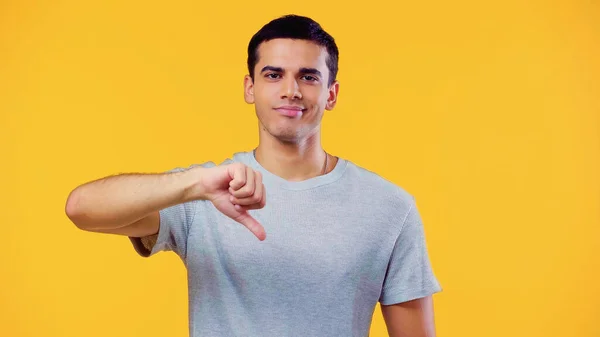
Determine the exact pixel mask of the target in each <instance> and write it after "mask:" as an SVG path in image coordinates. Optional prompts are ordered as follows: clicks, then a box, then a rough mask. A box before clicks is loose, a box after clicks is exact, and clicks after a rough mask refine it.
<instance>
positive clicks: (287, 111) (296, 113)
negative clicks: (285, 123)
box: [274, 105, 306, 117]
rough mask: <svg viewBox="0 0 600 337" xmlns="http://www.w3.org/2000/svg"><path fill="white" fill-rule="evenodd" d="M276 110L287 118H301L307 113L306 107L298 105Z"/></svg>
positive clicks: (285, 106)
mask: <svg viewBox="0 0 600 337" xmlns="http://www.w3.org/2000/svg"><path fill="white" fill-rule="evenodd" d="M274 110H275V111H277V112H279V113H280V114H282V115H283V116H287V117H300V116H302V114H303V113H304V111H306V109H305V108H304V107H301V106H296V105H283V106H280V107H277V108H275V109H274Z"/></svg>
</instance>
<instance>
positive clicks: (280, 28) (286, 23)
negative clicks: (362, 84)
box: [248, 14, 339, 85]
mask: <svg viewBox="0 0 600 337" xmlns="http://www.w3.org/2000/svg"><path fill="white" fill-rule="evenodd" d="M280 38H281V39H297V40H308V41H312V42H314V43H316V44H318V45H319V46H322V47H325V49H326V50H327V54H328V57H327V60H326V64H327V68H328V69H329V83H328V85H331V84H332V83H333V82H334V81H335V79H336V76H337V72H338V60H339V52H338V48H337V45H336V44H335V40H334V39H333V37H332V36H331V35H329V33H327V32H326V31H325V30H323V28H322V27H321V25H320V24H318V23H317V22H316V21H315V20H313V19H311V18H308V17H306V16H300V15H294V14H289V15H284V16H281V17H279V18H277V19H274V20H272V21H270V22H269V23H267V24H266V25H264V26H263V27H262V28H261V29H260V30H259V31H258V32H256V34H254V36H252V39H250V43H249V44H248V72H249V74H250V77H251V78H252V80H254V67H255V66H256V63H257V62H258V57H259V55H258V46H259V45H260V44H261V43H263V42H266V41H269V40H273V39H280Z"/></svg>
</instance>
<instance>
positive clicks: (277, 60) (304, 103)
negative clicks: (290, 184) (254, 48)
mask: <svg viewBox="0 0 600 337" xmlns="http://www.w3.org/2000/svg"><path fill="white" fill-rule="evenodd" d="M326 59H327V50H326V49H325V48H323V47H321V46H319V45H317V44H315V43H313V42H310V41H306V40H292V39H275V40H270V41H267V42H263V43H261V44H260V46H259V47H258V61H257V63H256V66H255V67H254V81H252V79H251V78H250V76H246V77H245V78H244V87H245V91H244V97H245V100H246V102H247V103H251V104H252V103H253V104H254V105H255V108H256V114H257V117H258V119H259V122H260V127H261V132H267V133H268V134H270V135H271V136H273V137H275V138H277V139H279V140H281V141H284V142H294V143H298V142H302V141H303V140H304V139H306V138H307V137H309V136H311V135H313V134H314V133H315V132H318V131H319V126H320V123H321V119H322V117H323V112H324V110H325V109H327V110H331V109H333V107H334V106H335V103H336V98H337V93H338V90H339V84H338V83H337V82H334V83H333V84H332V85H331V86H328V83H329V82H328V81H329V70H328V68H327V64H326V63H325V62H326Z"/></svg>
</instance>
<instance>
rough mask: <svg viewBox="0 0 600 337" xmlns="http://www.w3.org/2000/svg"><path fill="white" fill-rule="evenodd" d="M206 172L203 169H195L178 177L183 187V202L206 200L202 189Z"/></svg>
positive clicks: (186, 171)
mask: <svg viewBox="0 0 600 337" xmlns="http://www.w3.org/2000/svg"><path fill="white" fill-rule="evenodd" d="M204 171H205V168H203V167H194V168H191V169H189V170H185V171H182V172H180V173H179V174H180V176H179V177H178V178H179V179H180V180H181V183H182V186H183V188H182V189H183V196H182V198H183V202H188V201H193V200H204V199H206V193H205V191H204V188H202V186H203V184H202V176H203V173H204Z"/></svg>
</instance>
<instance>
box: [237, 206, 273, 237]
mask: <svg viewBox="0 0 600 337" xmlns="http://www.w3.org/2000/svg"><path fill="white" fill-rule="evenodd" d="M233 220H235V221H237V222H239V223H241V224H242V225H244V226H245V227H246V228H248V229H249V230H250V231H251V232H252V233H253V234H254V235H255V236H256V237H257V238H258V239H259V240H260V241H263V240H264V239H265V238H266V236H267V234H266V233H265V228H264V227H263V226H262V225H261V224H260V223H259V222H258V221H256V219H254V218H253V217H252V216H251V215H250V214H249V213H248V211H243V212H241V214H240V215H239V216H237V217H236V218H235V219H233Z"/></svg>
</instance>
